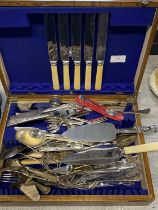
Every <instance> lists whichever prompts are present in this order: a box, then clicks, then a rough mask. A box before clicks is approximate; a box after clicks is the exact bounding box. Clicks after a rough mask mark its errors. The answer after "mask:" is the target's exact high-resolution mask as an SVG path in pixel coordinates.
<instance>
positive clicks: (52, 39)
mask: <svg viewBox="0 0 158 210" xmlns="http://www.w3.org/2000/svg"><path fill="white" fill-rule="evenodd" d="M45 25H46V33H47V40H48V49H49V59H50V64H51V72H52V82H53V89H54V90H59V89H60V85H59V77H58V69H57V60H58V58H57V54H58V53H57V43H56V31H55V20H54V15H52V14H48V15H47V16H46V17H45ZM50 26H51V27H50Z"/></svg>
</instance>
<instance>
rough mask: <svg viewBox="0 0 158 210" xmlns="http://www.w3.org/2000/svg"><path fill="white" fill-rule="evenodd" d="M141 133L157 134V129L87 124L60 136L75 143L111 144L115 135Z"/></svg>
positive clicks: (153, 126) (110, 124)
mask: <svg viewBox="0 0 158 210" xmlns="http://www.w3.org/2000/svg"><path fill="white" fill-rule="evenodd" d="M142 132H144V133H145V132H157V127H156V126H155V125H152V126H143V127H138V128H135V127H134V128H129V129H116V128H115V126H114V125H113V124H112V123H102V124H87V125H81V126H77V127H71V128H69V129H68V130H67V131H65V132H64V133H63V134H62V135H63V136H64V137H68V138H70V139H73V140H76V141H85V142H111V141H113V140H114V139H115V138H116V135H117V134H134V133H142Z"/></svg>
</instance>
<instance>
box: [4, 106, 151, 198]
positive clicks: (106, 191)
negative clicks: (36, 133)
mask: <svg viewBox="0 0 158 210" xmlns="http://www.w3.org/2000/svg"><path fill="white" fill-rule="evenodd" d="M37 105H38V107H41V106H44V107H47V106H49V104H48V103H41V104H37ZM125 110H126V111H130V110H132V105H131V104H128V105H127V106H126V108H125ZM18 111H19V110H18V109H17V105H16V103H12V104H11V107H10V111H9V116H12V115H13V114H15V112H18ZM95 117H99V114H97V113H96V112H92V113H91V114H89V115H87V116H86V117H85V118H86V119H92V118H95ZM109 122H112V123H114V124H115V126H116V127H117V128H128V127H132V126H133V125H134V123H135V116H134V115H133V114H126V115H125V119H124V120H123V121H122V122H116V121H113V120H109ZM22 126H26V127H27V126H29V127H30V126H32V127H38V128H41V129H47V128H46V123H44V122H43V121H38V122H37V121H36V122H31V123H26V124H24V125H22ZM63 131H64V128H62V129H61V131H60V133H62V132H63ZM3 143H4V145H5V147H6V148H11V147H13V146H18V145H20V143H19V142H18V141H16V139H15V130H14V127H6V129H5V133H4V138H3ZM37 167H38V166H37ZM21 194H22V193H21V192H20V191H19V190H18V189H14V188H12V187H11V185H10V184H9V183H0V195H21ZM50 194H51V195H147V194H148V191H147V189H142V187H141V183H140V182H135V183H134V185H132V186H125V185H119V186H112V187H110V186H109V187H104V188H96V189H93V190H79V189H61V188H56V187H53V188H52V190H51V192H50Z"/></svg>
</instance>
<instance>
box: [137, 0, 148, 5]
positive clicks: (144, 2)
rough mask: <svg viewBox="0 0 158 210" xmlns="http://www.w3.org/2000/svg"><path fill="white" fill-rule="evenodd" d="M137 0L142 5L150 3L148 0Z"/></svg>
mask: <svg viewBox="0 0 158 210" xmlns="http://www.w3.org/2000/svg"><path fill="white" fill-rule="evenodd" d="M139 2H140V3H141V4H142V5H143V6H147V5H148V4H149V3H150V0H139Z"/></svg>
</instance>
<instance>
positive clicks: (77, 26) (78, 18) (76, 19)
mask: <svg viewBox="0 0 158 210" xmlns="http://www.w3.org/2000/svg"><path fill="white" fill-rule="evenodd" d="M71 24H72V25H71V30H72V43H71V44H72V47H71V48H72V50H71V52H72V55H71V56H72V58H73V60H74V65H75V68H74V89H75V90H80V83H81V75H80V62H81V61H80V60H81V46H80V45H81V29H82V15H81V14H72V15H71Z"/></svg>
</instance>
